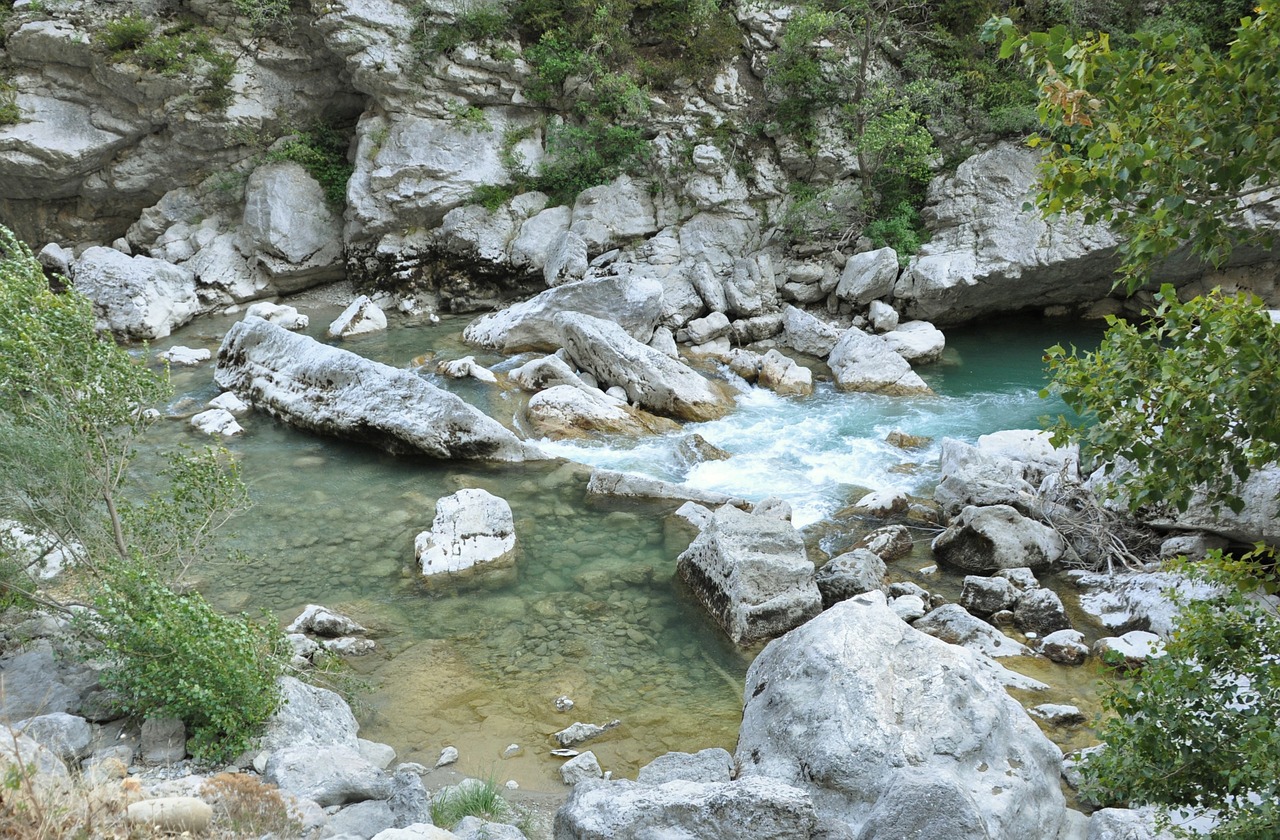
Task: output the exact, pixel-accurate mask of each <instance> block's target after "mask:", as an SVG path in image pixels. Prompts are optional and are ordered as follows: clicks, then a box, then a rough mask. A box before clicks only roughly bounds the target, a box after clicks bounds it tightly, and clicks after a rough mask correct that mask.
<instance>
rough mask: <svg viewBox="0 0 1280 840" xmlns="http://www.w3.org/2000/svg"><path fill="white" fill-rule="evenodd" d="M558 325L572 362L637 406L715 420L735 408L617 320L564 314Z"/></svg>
mask: <svg viewBox="0 0 1280 840" xmlns="http://www.w3.org/2000/svg"><path fill="white" fill-rule="evenodd" d="M553 322H554V324H555V326H556V329H557V330H558V331H559V333H560V340H561V342H562V343H563V344H564V348H565V350H566V351H567V353H568V354H569V360H570V361H572V362H573V363H574V364H575V365H577V366H578V368H579V369H580V370H585V371H588V372H590V373H591V374H592V375H593V376H595V378H596V380H597V381H599V382H600V384H601V385H604V384H606V383H608V384H610V385H620V386H622V388H623V389H624V390H625V391H626V392H627V398H628V400H630V401H631V402H632V403H633V404H635V405H638V406H640V407H642V408H645V409H647V410H649V411H652V412H654V413H655V414H662V415H667V416H670V417H675V418H678V419H681V420H698V421H701V420H714V419H715V418H717V417H721V416H723V415H724V414H725V413H727V412H728V411H729V409H730V408H731V407H732V401H731V400H730V399H729V398H728V397H727V396H726V395H725V393H724V392H723V391H722V390H720V389H719V388H717V387H716V386H715V385H714V384H713V383H711V382H710V381H709V380H707V379H706V378H705V377H703V376H702V374H700V373H698V372H697V371H695V370H694V369H693V368H691V367H689V366H688V365H685V364H684V363H682V362H680V361H677V360H676V359H673V358H671V357H670V356H667V355H666V354H664V353H661V352H659V351H657V350H654V349H653V348H652V347H649V346H648V345H647V344H641V343H640V342H639V341H637V340H636V339H634V338H632V337H631V336H630V335H628V334H627V333H626V331H625V330H623V329H622V327H620V326H618V324H616V323H614V322H613V321H606V320H603V319H601V318H594V317H592V316H590V315H585V314H582V313H579V312H562V313H560V314H559V315H557V316H555V318H554V319H553Z"/></svg>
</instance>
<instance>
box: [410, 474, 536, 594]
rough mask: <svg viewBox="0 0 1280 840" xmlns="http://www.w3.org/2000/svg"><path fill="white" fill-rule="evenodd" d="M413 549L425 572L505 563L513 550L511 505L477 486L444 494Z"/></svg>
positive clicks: (466, 569)
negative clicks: (428, 529)
mask: <svg viewBox="0 0 1280 840" xmlns="http://www.w3.org/2000/svg"><path fill="white" fill-rule="evenodd" d="M413 549H414V554H415V555H416V557H417V559H418V562H419V563H421V564H422V573H423V574H424V575H438V574H458V573H460V572H466V571H469V570H471V569H472V568H474V567H476V566H481V565H490V564H494V565H506V564H508V563H510V562H512V561H514V559H515V549H516V526H515V519H514V517H513V516H512V514H511V505H509V504H507V502H506V501H505V500H503V499H500V498H498V497H497V496H495V495H493V494H492V493H489V492H488V491H485V490H480V489H478V488H471V489H466V490H459V491H458V492H457V493H454V494H453V495H452V496H443V497H441V498H440V500H439V501H437V502H436V516H435V521H434V522H432V523H431V530H430V531H423V532H422V533H420V534H418V537H417V539H415V540H414V542H413Z"/></svg>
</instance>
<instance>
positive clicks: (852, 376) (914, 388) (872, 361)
mask: <svg viewBox="0 0 1280 840" xmlns="http://www.w3.org/2000/svg"><path fill="white" fill-rule="evenodd" d="M827 364H829V365H830V366H831V373H832V375H834V376H835V380H836V387H837V388H838V389H840V390H841V391H869V392H871V393H876V394H891V395H894V396H904V395H909V394H932V393H933V391H932V390H930V388H929V386H928V385H926V384H925V382H924V380H923V379H921V378H920V376H919V374H917V373H916V372H915V371H913V370H912V369H911V365H910V364H908V363H907V360H906V359H904V358H902V356H900V355H898V353H896V352H895V351H894V350H893V348H892V347H891V346H890V345H889V342H888V341H886V340H885V339H884V338H883V337H882V336H878V335H871V334H869V333H865V332H863V331H862V330H860V329H858V328H857V327H853V328H851V329H848V330H845V332H844V334H843V335H841V336H840V340H839V341H838V342H836V346H835V347H833V348H832V350H831V355H830V356H829V357H828V358H827Z"/></svg>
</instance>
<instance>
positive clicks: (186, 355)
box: [159, 346, 213, 367]
mask: <svg viewBox="0 0 1280 840" xmlns="http://www.w3.org/2000/svg"><path fill="white" fill-rule="evenodd" d="M212 357H213V353H212V352H211V351H210V350H209V348H207V347H182V346H176V347H170V348H169V349H168V350H165V351H163V352H161V353H160V354H159V358H161V359H164V360H165V361H166V362H168V363H169V364H171V365H177V366H178V367H195V366H196V365H198V364H200V363H201V362H207V361H209V359H211V358H212Z"/></svg>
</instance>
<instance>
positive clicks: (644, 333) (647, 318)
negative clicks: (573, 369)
mask: <svg viewBox="0 0 1280 840" xmlns="http://www.w3.org/2000/svg"><path fill="white" fill-rule="evenodd" d="M661 304H662V285H661V284H660V283H658V282H657V281H656V280H644V279H632V278H625V277H602V278H599V279H595V280H582V281H579V282H576V283H567V284H565V285H563V286H557V287H556V288H554V289H548V290H546V291H545V292H543V293H541V294H539V295H537V296H536V297H533V298H530V299H529V300H527V301H524V302H523V303H517V304H515V305H513V306H509V307H507V308H506V309H504V310H502V311H501V312H492V313H490V314H488V315H482V316H481V317H479V318H477V319H476V320H475V321H472V322H471V323H470V324H468V325H467V328H466V329H465V330H463V333H462V338H463V340H465V341H466V342H467V343H468V344H474V345H476V346H478V347H486V348H489V349H491V350H497V351H499V352H502V353H518V352H521V351H524V350H555V349H556V348H557V347H559V346H560V340H559V332H558V328H557V326H556V325H555V323H554V319H555V316H556V315H557V314H558V313H560V312H581V313H583V314H584V315H592V316H595V317H597V318H603V319H605V320H608V321H613V322H614V323H616V324H617V325H618V326H620V327H622V329H623V330H624V331H625V332H626V334H627V335H629V336H631V337H632V338H634V339H635V340H637V341H639V342H641V343H645V344H647V343H648V342H649V339H650V338H652V337H653V330H654V327H656V326H657V324H658V318H659V317H660V316H661V314H662V308H661Z"/></svg>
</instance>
